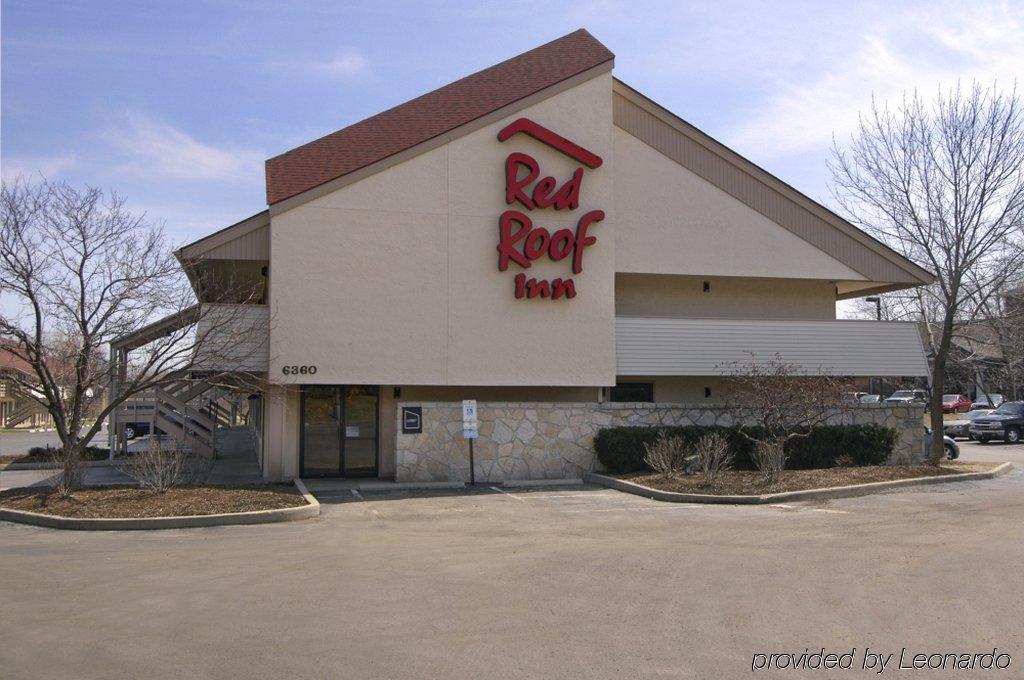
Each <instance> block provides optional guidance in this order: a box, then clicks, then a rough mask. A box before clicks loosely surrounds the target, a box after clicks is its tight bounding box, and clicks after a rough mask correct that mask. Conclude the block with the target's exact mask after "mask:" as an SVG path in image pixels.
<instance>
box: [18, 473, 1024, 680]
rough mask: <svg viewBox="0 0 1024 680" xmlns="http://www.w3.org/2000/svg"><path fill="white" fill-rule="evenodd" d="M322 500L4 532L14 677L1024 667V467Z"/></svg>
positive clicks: (734, 673) (731, 673) (703, 673)
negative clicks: (837, 481)
mask: <svg viewBox="0 0 1024 680" xmlns="http://www.w3.org/2000/svg"><path fill="white" fill-rule="evenodd" d="M322 500H323V502H324V512H323V515H322V516H321V517H320V518H318V519H316V520H311V521H306V522H298V523H290V524H278V525H263V526H251V527H219V528H212V529H193V530H174V531H164V532H150V533H115V532H102V533H73V532H57V531H53V530H46V529H41V528H35V527H28V526H22V525H14V524H8V523H0V546H2V557H0V602H2V603H3V606H2V608H0V617H2V619H3V621H2V629H3V630H4V640H3V643H2V644H0V668H2V669H3V672H2V673H0V675H3V676H4V677H5V678H6V677H10V678H29V677H69V678H70V677H73V678H109V677H112V675H117V676H120V677H151V678H165V677H175V678H236V677H246V678H283V677H286V678H292V679H298V678H491V677H500V678H580V677H586V678H624V677H628V678H666V677H669V678H710V677H720V678H733V677H740V676H747V675H748V674H751V670H750V666H751V660H752V656H753V654H756V653H768V652H773V651H776V652H788V651H796V652H798V653H800V652H803V651H804V650H805V648H821V647H825V648H827V649H835V650H840V651H842V652H848V651H849V650H850V649H851V648H857V650H858V654H859V653H862V651H863V649H864V647H865V646H870V647H871V648H872V649H874V650H879V649H881V650H890V651H896V652H898V651H899V649H900V648H903V647H906V648H908V649H910V650H920V651H922V652H929V653H930V652H932V651H975V650H991V648H992V647H998V648H999V649H1000V650H1006V651H1008V652H1009V653H1010V654H1012V655H1013V665H1011V667H1010V668H1009V669H1008V670H1007V671H1002V672H999V673H997V672H994V671H993V672H988V673H987V674H985V676H984V677H1020V676H1021V675H1020V674H1021V670H1020V669H1021V668H1022V664H1024V638H1022V635H1024V628H1022V627H1021V625H1020V612H1021V611H1024V570H1022V569H1021V564H1024V522H1021V519H1022V518H1024V471H1022V470H1021V469H1020V468H1018V469H1017V470H1015V471H1013V472H1012V473H1010V474H1009V475H1007V476H1004V477H1001V478H998V479H995V480H990V481H985V482H970V483H960V484H950V485H939V486H931V487H922V488H921V489H917V490H907V491H900V492H893V493H887V494H881V495H876V496H869V497H862V498H854V499H843V500H836V501H831V502H827V503H816V504H807V503H797V504H784V505H778V506H761V507H757V506H753V507H731V506H699V505H668V504H661V503H658V502H655V501H650V500H647V499H643V498H639V497H636V496H631V495H626V494H620V493H618V492H615V491H611V490H606V489H596V488H586V487H583V488H581V487H566V488H554V489H544V490H534V491H509V490H496V489H490V488H482V489H478V490H474V491H472V492H457V493H453V494H441V493H433V494H426V493H412V492H407V493H387V494H370V493H363V494H355V493H352V492H351V491H339V492H333V493H325V494H323V495H322ZM850 675H852V676H854V677H858V676H862V677H869V676H873V672H872V671H858V672H851V673H850ZM911 675H913V673H911ZM771 677H824V676H823V675H821V672H820V671H817V672H815V671H808V672H807V673H806V674H804V673H803V672H800V671H797V672H794V671H787V672H783V674H781V675H773V676H771ZM843 677H847V676H846V675H844V676H843ZM929 677H939V676H929ZM941 677H947V676H945V675H942V676H941ZM956 677H974V676H973V675H972V674H971V673H970V672H959V673H957V675H956Z"/></svg>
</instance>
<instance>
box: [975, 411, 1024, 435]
mask: <svg viewBox="0 0 1024 680" xmlns="http://www.w3.org/2000/svg"><path fill="white" fill-rule="evenodd" d="M970 433H971V434H972V435H973V436H974V438H975V439H977V440H978V441H979V442H981V443H983V444H984V443H985V442H987V441H990V440H992V439H1002V440H1003V441H1004V442H1006V443H1007V444H1019V443H1020V441H1021V436H1022V435H1024V401H1005V402H1003V403H1002V404H1000V405H999V408H997V409H996V410H995V411H993V412H992V413H989V414H988V415H987V416H982V417H980V418H975V419H974V420H973V421H972V422H971V429H970Z"/></svg>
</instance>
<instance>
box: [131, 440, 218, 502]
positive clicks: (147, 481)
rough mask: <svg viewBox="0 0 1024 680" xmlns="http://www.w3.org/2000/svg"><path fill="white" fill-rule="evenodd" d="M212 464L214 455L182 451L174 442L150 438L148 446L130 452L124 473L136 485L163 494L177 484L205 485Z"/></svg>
mask: <svg viewBox="0 0 1024 680" xmlns="http://www.w3.org/2000/svg"><path fill="white" fill-rule="evenodd" d="M212 467H213V458H206V457H205V456H200V455H197V454H194V453H189V452H186V451H183V450H182V449H181V448H180V447H179V446H178V444H177V442H170V445H169V446H167V445H164V443H163V442H161V441H160V438H159V437H151V438H150V443H149V447H148V448H146V449H144V450H142V451H138V452H136V453H135V454H133V455H132V457H131V458H130V459H129V461H128V464H127V465H125V466H124V468H123V469H124V472H125V473H126V474H127V475H128V476H129V477H131V478H132V479H134V480H135V481H136V482H138V484H139V486H141V487H142V488H144V489H149V490H150V491H155V492H157V493H164V492H166V491H168V490H169V489H171V488H173V487H176V486H192V485H200V484H204V483H205V482H206V480H207V478H208V477H209V475H210V471H211V469H212Z"/></svg>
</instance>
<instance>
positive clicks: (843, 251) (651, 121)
mask: <svg viewBox="0 0 1024 680" xmlns="http://www.w3.org/2000/svg"><path fill="white" fill-rule="evenodd" d="M613 121H614V123H615V125H616V126H617V127H618V128H620V129H622V130H624V131H625V132H627V133H629V134H630V135H632V136H634V137H636V138H637V139H639V140H640V141H642V142H644V143H645V144H647V145H648V146H650V147H651V148H653V149H655V150H656V151H658V152H659V153H661V154H663V155H665V156H666V157H668V158H670V159H671V160H673V161H675V162H676V163H678V164H680V165H681V166H683V167H685V168H687V169H688V170H690V171H692V172H693V173H695V174H696V175H698V176H699V177H702V178H703V179H705V180H707V181H708V182H710V183H711V184H713V185H715V186H716V187H718V188H719V189H722V190H723V191H725V192H726V193H728V194H729V195H731V196H732V197H733V198H735V199H737V200H738V201H740V202H741V203H744V204H746V205H747V206H749V207H751V208H753V209H754V210H756V211H757V212H759V213H761V214H762V215H764V216H765V217H767V218H768V219H770V220H772V221H773V222H775V223H776V224H778V225H779V226H781V227H783V228H785V229H787V230H789V231H791V232H792V233H794V234H796V235H797V236H799V237H800V238H801V239H803V240H805V241H807V242H808V243H810V244H811V245H813V246H815V247H816V248H818V249H819V250H821V251H823V252H825V253H827V254H828V255H830V256H831V257H833V258H834V259H836V260H838V261H839V262H841V263H843V264H845V265H847V266H848V267H850V268H851V269H853V270H854V271H856V272H858V273H860V274H861V275H862V276H863V277H864V278H865V279H866V280H867V281H869V282H879V283H883V284H884V285H879V286H873V287H872V286H870V285H867V284H862V285H858V287H857V289H854V290H850V291H848V292H844V291H839V298H840V299H842V298H847V297H861V296H863V295H868V294H870V293H871V292H875V291H879V290H893V289H899V288H909V287H912V286H918V285H921V284H926V283H931V282H932V281H933V280H934V277H933V276H932V274H931V273H930V272H928V271H927V270H925V269H923V268H922V267H919V266H918V265H916V264H914V263H913V262H911V261H910V260H908V259H906V258H904V257H903V256H902V255H900V254H899V253H897V252H895V251H894V250H892V249H891V248H889V247H887V246H886V245H885V244H883V243H881V242H880V241H877V240H875V239H873V238H872V237H871V236H869V235H868V234H866V233H865V232H863V231H861V230H860V229H858V228H857V227H856V226H854V225H852V224H850V223H849V222H847V221H846V220H844V219H843V218H841V217H839V216H838V215H836V214H835V213H833V212H832V211H831V210H829V209H828V208H825V207H824V206H822V205H821V204H819V203H817V202H816V201H814V200H812V199H810V198H808V197H807V196H806V195H804V194H802V193H800V192H799V191H797V190H796V189H794V188H793V187H791V186H789V185H788V184H786V183H785V182H783V181H782V180H780V179H778V178H777V177H775V176H774V175H772V174H770V173H768V172H766V171H765V170H763V169H762V168H760V167H758V166H757V165H755V164H754V163H752V162H750V161H749V160H747V159H746V158H744V157H743V156H740V155H739V154H738V153H736V152H735V151H733V150H732V149H729V148H728V147H726V146H725V145H724V144H722V143H720V142H718V141H717V140H715V139H713V138H712V137H710V136H709V135H707V134H705V133H703V132H701V131H700V130H698V129H697V128H695V127H693V126H692V125H690V124H689V123H687V122H686V121H684V120H682V119H681V118H679V117H678V116H676V115H675V114H674V113H672V112H671V111H669V110H668V109H665V108H663V107H661V106H659V105H658V104H656V103H655V102H653V101H651V100H650V99H648V98H647V97H645V96H644V95H642V94H641V93H639V92H637V91H636V90H634V89H632V88H631V87H629V86H628V85H626V84H625V83H623V82H622V81H620V80H615V82H614V107H613Z"/></svg>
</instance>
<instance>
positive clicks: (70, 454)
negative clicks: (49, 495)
mask: <svg viewBox="0 0 1024 680" xmlns="http://www.w3.org/2000/svg"><path fill="white" fill-rule="evenodd" d="M61 459H62V460H61V471H60V475H59V476H58V477H57V483H56V485H55V487H56V490H57V494H58V495H60V496H61V497H62V498H67V497H68V496H70V495H71V494H73V493H74V492H75V490H76V489H78V488H79V487H80V486H81V485H82V456H81V446H80V444H79V443H78V442H69V443H67V444H65V445H64V448H63V451H62V455H61Z"/></svg>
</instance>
